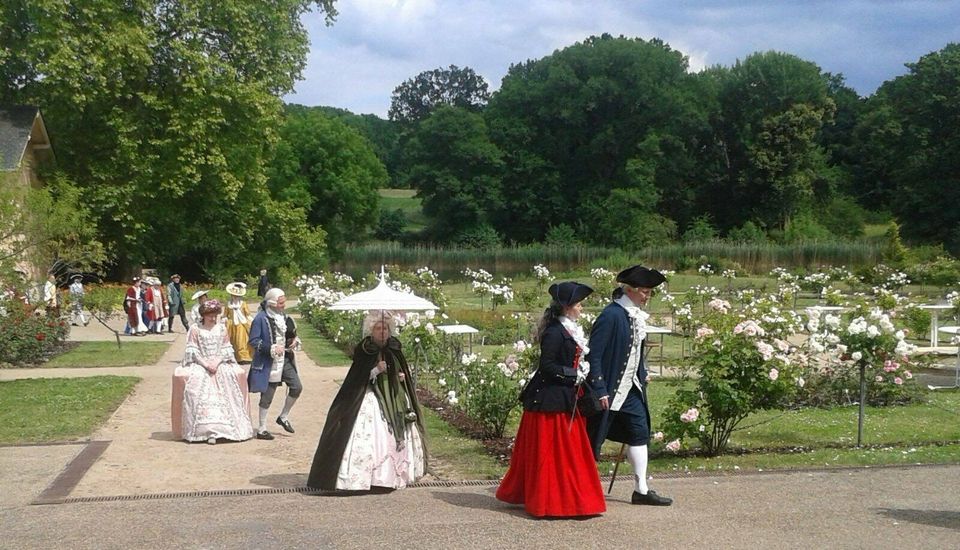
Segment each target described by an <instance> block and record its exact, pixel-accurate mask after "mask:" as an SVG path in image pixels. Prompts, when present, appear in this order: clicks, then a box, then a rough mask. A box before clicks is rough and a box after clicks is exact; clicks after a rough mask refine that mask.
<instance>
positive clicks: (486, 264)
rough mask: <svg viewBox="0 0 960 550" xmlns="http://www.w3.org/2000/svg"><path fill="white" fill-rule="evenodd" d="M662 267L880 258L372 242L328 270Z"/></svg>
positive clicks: (715, 246)
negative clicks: (468, 246) (636, 264)
mask: <svg viewBox="0 0 960 550" xmlns="http://www.w3.org/2000/svg"><path fill="white" fill-rule="evenodd" d="M638 262H639V263H643V264H647V265H651V266H656V267H658V268H661V269H673V270H677V271H685V270H688V269H693V270H696V269H697V267H698V266H699V265H701V264H703V263H709V264H711V265H713V267H714V268H715V269H726V268H733V269H737V270H738V271H740V272H742V273H755V274H759V273H767V272H769V271H770V270H771V269H773V268H774V267H786V268H788V269H792V268H806V269H814V268H818V267H820V266H841V265H842V266H847V267H848V268H851V269H852V268H857V267H861V266H865V265H874V264H876V263H879V262H880V246H879V245H877V244H875V243H870V242H865V241H848V242H822V241H810V242H803V243H796V244H747V243H728V242H724V241H712V242H701V243H686V244H667V245H662V246H650V247H645V248H641V249H638V250H635V251H632V252H631V251H625V250H622V249H617V248H603V247H588V246H550V245H544V244H530V245H517V246H499V247H495V248H487V249H475V248H461V247H456V246H433V245H414V246H404V245H402V244H400V243H393V242H388V243H371V244H366V245H363V246H354V247H348V248H347V249H346V250H345V251H344V254H343V257H342V258H341V259H340V260H338V261H336V262H334V263H333V265H332V266H331V267H332V268H333V269H336V270H338V271H342V272H344V273H349V274H351V275H360V274H364V273H368V272H370V271H374V270H378V269H379V266H380V265H381V264H385V265H393V266H398V267H400V268H402V269H406V270H413V269H416V268H418V267H423V266H429V267H430V268H431V269H433V270H434V271H436V272H437V273H439V274H440V276H441V277H442V278H444V279H448V280H449V279H454V280H455V279H458V278H460V277H461V272H462V271H463V269H464V268H466V267H470V268H473V269H476V268H484V269H486V270H488V271H490V272H492V273H496V274H497V275H507V276H514V275H517V274H525V273H529V271H530V268H531V267H532V266H533V265H534V264H545V265H546V266H548V267H549V268H550V269H551V270H552V271H570V270H575V269H582V268H590V267H606V268H608V269H616V268H617V267H619V266H624V265H628V264H632V263H638Z"/></svg>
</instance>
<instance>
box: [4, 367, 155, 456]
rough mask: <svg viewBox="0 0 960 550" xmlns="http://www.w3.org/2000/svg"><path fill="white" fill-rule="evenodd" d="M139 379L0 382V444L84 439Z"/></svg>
mask: <svg viewBox="0 0 960 550" xmlns="http://www.w3.org/2000/svg"><path fill="white" fill-rule="evenodd" d="M139 381H140V379H139V378H136V377H131V376H93V377H89V378H29V379H25V380H10V381H4V382H0V444H15V443H41V442H51V441H72V440H76V439H80V438H84V437H88V436H89V435H90V434H91V433H92V432H93V430H94V429H96V428H97V427H98V426H99V425H100V424H102V423H103V421H104V420H106V419H107V418H109V417H110V415H111V414H113V411H114V410H116V408H117V407H119V406H120V403H122V402H123V400H124V399H126V397H127V395H129V394H130V392H131V391H133V388H134V386H136V384H137V382H139Z"/></svg>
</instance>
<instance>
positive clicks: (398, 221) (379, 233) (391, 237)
mask: <svg viewBox="0 0 960 550" xmlns="http://www.w3.org/2000/svg"><path fill="white" fill-rule="evenodd" d="M406 225H407V216H406V214H404V213H403V210H401V209H399V208H396V209H394V210H385V211H381V212H380V221H379V222H377V226H376V228H375V229H374V232H373V236H374V237H376V238H378V239H380V240H384V241H395V240H397V239H398V238H399V237H400V236H401V235H403V228H404V227H406Z"/></svg>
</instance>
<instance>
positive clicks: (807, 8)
mask: <svg viewBox="0 0 960 550" xmlns="http://www.w3.org/2000/svg"><path fill="white" fill-rule="evenodd" d="M878 4H881V5H878ZM958 4H960V3H956V2H936V1H932V0H926V1H924V0H915V1H901V0H891V1H886V2H876V1H867V0H845V1H841V0H836V1H827V0H808V1H805V2H790V3H787V2H779V1H776V0H699V1H683V0H650V1H645V2H642V3H641V2H622V1H619V0H595V1H573V0H567V1H556V0H534V1H531V2H512V1H504V0H500V1H485V2H478V1H469V0H443V1H437V0H339V1H338V2H337V9H338V11H339V12H340V15H339V16H338V17H337V21H336V22H335V23H334V25H333V26H332V27H326V26H324V25H323V20H322V17H320V16H319V15H318V14H309V15H307V16H305V20H304V22H305V24H306V25H307V27H308V29H309V31H310V36H311V39H312V45H311V52H310V55H309V57H308V61H307V68H306V70H305V71H304V78H305V79H304V80H303V81H301V82H299V83H298V84H297V86H296V92H295V93H294V94H291V95H290V96H288V97H286V98H285V99H286V100H287V101H291V102H296V103H304V104H307V105H331V106H335V107H342V108H346V109H350V110H351V111H354V112H361V113H365V112H372V113H375V114H378V115H381V116H385V115H386V112H387V109H388V108H389V105H390V94H391V92H392V91H393V89H394V88H395V87H396V86H397V85H398V84H400V83H401V82H403V81H404V80H406V79H408V78H411V77H413V76H415V75H416V74H418V73H420V72H421V71H425V70H430V69H434V68H437V67H446V66H449V65H458V66H461V67H463V66H468V67H471V68H473V69H474V70H475V71H477V73H479V74H480V75H482V76H483V77H484V78H485V79H486V80H487V82H488V83H489V85H490V88H491V90H495V89H497V88H498V87H499V85H500V80H501V79H502V78H503V76H504V75H505V74H506V72H507V69H508V68H509V66H510V65H511V64H513V63H521V62H524V61H526V60H528V59H538V58H541V57H543V56H546V55H549V54H550V53H552V52H553V51H554V50H556V49H561V48H564V47H567V46H570V45H572V44H574V43H575V42H579V41H582V40H584V39H585V38H587V37H588V36H590V35H599V34H602V33H604V32H606V33H609V34H612V35H614V36H617V35H621V34H622V35H625V36H631V37H641V38H644V39H650V38H654V37H658V38H661V39H663V40H664V41H665V42H667V43H668V44H670V46H671V47H672V48H674V49H677V50H679V51H681V52H683V53H684V54H685V55H687V56H688V58H689V60H690V68H691V70H693V71H698V70H701V69H703V68H704V67H707V66H712V65H715V64H723V65H730V64H732V63H733V62H734V61H736V60H737V59H743V58H744V57H746V56H747V55H749V54H751V53H753V52H756V51H766V50H779V51H784V52H788V53H792V54H795V55H797V56H799V57H801V58H803V59H806V60H809V61H813V62H815V63H817V64H818V65H819V66H820V67H821V68H822V69H824V70H826V71H830V72H834V73H838V72H839V73H843V74H844V75H845V76H846V77H847V81H848V83H849V84H850V85H851V86H853V87H854V88H856V89H857V90H858V91H859V92H860V93H861V94H864V95H866V94H870V93H872V92H873V91H874V90H875V89H876V87H877V86H879V85H880V84H881V83H882V82H883V81H884V80H888V79H890V78H893V77H895V76H898V75H900V74H903V73H905V72H906V69H905V68H904V67H903V64H904V63H908V62H913V61H916V59H917V58H919V57H920V56H921V55H923V54H925V53H928V52H930V51H934V50H938V49H940V48H942V47H943V46H945V45H946V44H947V43H948V42H950V41H951V40H956V39H957V36H960V24H958V23H957V22H958V21H960V5H958Z"/></svg>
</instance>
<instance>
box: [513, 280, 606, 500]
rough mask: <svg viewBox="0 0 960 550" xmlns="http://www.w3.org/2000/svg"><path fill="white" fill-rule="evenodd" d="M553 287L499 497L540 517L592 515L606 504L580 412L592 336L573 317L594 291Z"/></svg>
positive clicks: (564, 285) (571, 286) (569, 285)
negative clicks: (579, 395) (537, 357)
mask: <svg viewBox="0 0 960 550" xmlns="http://www.w3.org/2000/svg"><path fill="white" fill-rule="evenodd" d="M549 292H550V296H551V297H553V301H552V302H551V303H550V307H548V308H547V310H546V311H545V312H544V314H543V319H541V321H540V326H539V328H538V330H537V339H538V340H539V341H540V367H539V368H538V369H537V371H536V372H535V373H534V375H533V377H532V378H531V379H530V381H529V382H528V383H527V386H526V387H525V388H524V390H523V392H522V393H521V394H520V400H521V401H522V402H523V417H522V418H521V419H520V429H519V430H518V431H517V439H516V441H515V443H514V446H513V456H511V457H510V469H509V470H507V475H506V476H504V478H503V481H502V482H500V487H499V489H497V498H498V499H500V500H502V501H504V502H509V503H511V504H523V506H524V508H525V509H526V510H527V512H528V513H529V514H530V515H532V516H536V517H545V516H550V517H570V516H594V515H597V514H601V513H603V512H605V511H606V509H607V506H606V503H605V501H604V499H603V488H602V487H601V485H600V475H599V474H598V473H597V465H596V462H594V459H593V451H592V449H591V446H590V440H589V439H588V438H587V430H586V421H585V419H584V418H583V417H582V416H581V415H580V413H579V412H578V411H575V403H576V396H577V392H578V391H580V387H579V386H580V383H581V382H583V380H585V379H586V377H587V373H588V372H590V366H589V365H588V364H587V362H586V361H585V360H584V359H583V358H584V357H585V356H586V355H587V352H588V351H589V349H588V348H587V339H586V337H585V336H584V334H583V329H582V328H581V327H580V326H579V325H578V324H577V322H576V319H577V317H579V316H580V313H581V311H582V310H583V306H582V305H581V304H580V302H582V301H583V299H584V298H586V297H587V296H589V295H590V294H591V293H592V292H593V289H592V288H590V287H588V286H586V285H582V284H580V283H575V282H563V283H555V284H553V285H551V286H550V290H549ZM571 419H572V421H571Z"/></svg>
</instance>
